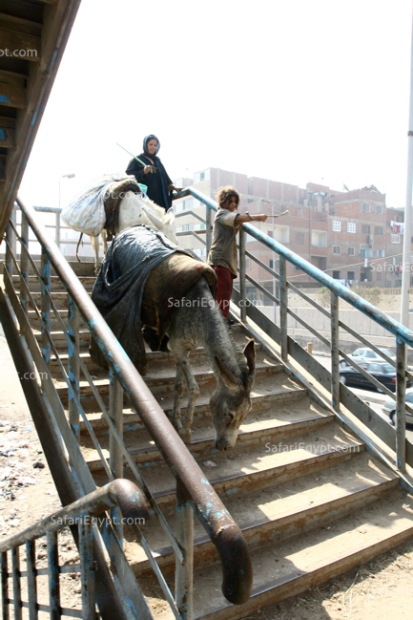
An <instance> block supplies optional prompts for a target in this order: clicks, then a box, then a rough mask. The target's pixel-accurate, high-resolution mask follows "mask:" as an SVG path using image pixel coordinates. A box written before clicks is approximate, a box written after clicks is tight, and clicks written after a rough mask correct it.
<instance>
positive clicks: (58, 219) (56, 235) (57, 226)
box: [55, 211, 60, 250]
mask: <svg viewBox="0 0 413 620" xmlns="http://www.w3.org/2000/svg"><path fill="white" fill-rule="evenodd" d="M55 228H56V232H55V241H56V245H57V247H58V248H59V250H60V211H59V213H56V219H55Z"/></svg>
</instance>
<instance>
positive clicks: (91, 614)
mask: <svg viewBox="0 0 413 620" xmlns="http://www.w3.org/2000/svg"><path fill="white" fill-rule="evenodd" d="M78 531H79V557H80V577H81V583H82V618H84V619H85V620H95V617H96V614H95V573H96V571H95V568H94V566H95V562H94V559H93V528H92V527H91V523H90V519H85V518H82V517H81V518H80V520H79V524H78Z"/></svg>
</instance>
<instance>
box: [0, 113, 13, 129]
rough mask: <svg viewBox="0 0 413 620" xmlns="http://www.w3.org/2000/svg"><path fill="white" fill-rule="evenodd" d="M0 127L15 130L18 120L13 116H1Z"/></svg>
mask: <svg viewBox="0 0 413 620" xmlns="http://www.w3.org/2000/svg"><path fill="white" fill-rule="evenodd" d="M0 127H8V128H10V129H14V128H15V127H16V119H15V118H13V117H12V116H0Z"/></svg>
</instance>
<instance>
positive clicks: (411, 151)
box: [400, 12, 413, 327]
mask: <svg viewBox="0 0 413 620" xmlns="http://www.w3.org/2000/svg"><path fill="white" fill-rule="evenodd" d="M407 140H408V143H407V144H408V150H407V153H408V154H407V184H406V207H405V211H404V236H403V262H402V294H401V298H402V307H401V313H400V317H401V320H400V322H401V323H402V324H403V325H404V326H405V327H409V288H410V279H411V275H410V266H411V263H410V250H411V239H412V183H413V12H412V40H411V51H410V102H409V129H408V132H407Z"/></svg>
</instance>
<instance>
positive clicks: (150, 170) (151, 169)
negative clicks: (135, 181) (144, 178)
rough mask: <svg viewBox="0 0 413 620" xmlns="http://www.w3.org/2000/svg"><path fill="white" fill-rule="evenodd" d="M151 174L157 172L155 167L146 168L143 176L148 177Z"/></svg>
mask: <svg viewBox="0 0 413 620" xmlns="http://www.w3.org/2000/svg"><path fill="white" fill-rule="evenodd" d="M150 172H155V167H154V166H149V165H148V166H145V168H144V169H143V174H145V175H147V174H149V173H150Z"/></svg>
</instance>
